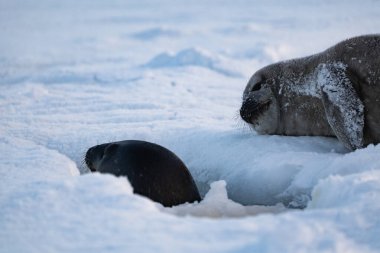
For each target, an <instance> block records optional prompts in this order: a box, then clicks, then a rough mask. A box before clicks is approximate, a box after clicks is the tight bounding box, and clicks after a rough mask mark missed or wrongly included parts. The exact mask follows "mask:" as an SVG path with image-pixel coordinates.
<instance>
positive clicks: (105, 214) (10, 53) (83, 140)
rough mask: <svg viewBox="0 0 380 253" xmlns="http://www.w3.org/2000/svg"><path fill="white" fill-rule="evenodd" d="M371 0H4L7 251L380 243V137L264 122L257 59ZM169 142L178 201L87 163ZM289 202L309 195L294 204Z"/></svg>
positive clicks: (368, 13)
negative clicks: (367, 140) (187, 190)
mask: <svg viewBox="0 0 380 253" xmlns="http://www.w3.org/2000/svg"><path fill="white" fill-rule="evenodd" d="M379 11H380V4H379V2H378V1H372V0H364V1H360V3H359V2H357V1H334V2H331V1H327V0H326V1H325V0H322V1H308V2H305V1H300V0H291V1H286V2H280V1H274V0H273V1H272V0H271V1H255V3H252V2H249V1H245V0H237V1H233V2H231V1H207V2H205V1H191V3H184V2H180V1H169V0H164V1H160V3H159V4H158V3H155V2H151V1H119V0H113V1H107V2H105V1H98V0H95V1H94V0H91V1H90V0H84V1H73V0H67V1H60V2H59V3H58V2H56V1H51V0H41V1H33V0H28V1H24V0H23V1H21V0H12V1H11V0H0V31H1V34H2V39H1V40H0V88H1V92H0V115H1V117H0V126H1V127H0V154H1V157H0V175H1V179H2V180H1V184H0V252H62V251H66V252H87V251H95V252H126V251H128V252H181V251H185V252H376V251H377V252H378V251H380V243H379V241H378V235H379V234H380V218H379V215H378V213H379V212H380V204H379V203H380V201H379V200H380V187H379V186H380V161H379V159H378V154H379V152H380V146H379V145H370V146H368V147H367V148H365V149H361V150H357V151H355V152H349V151H348V150H347V149H345V148H344V146H343V145H342V144H340V143H339V142H338V141H337V140H336V139H333V138H324V137H286V136H260V135H256V134H255V133H254V132H253V131H252V130H250V129H249V127H248V126H247V125H245V124H244V123H243V121H242V120H240V119H239V114H238V111H239V107H240V103H241V96H242V93H243V90H244V87H245V85H246V83H247V81H248V80H249V78H250V76H251V75H252V74H253V73H254V72H255V71H256V70H258V69H259V68H261V67H263V66H265V65H267V64H270V63H273V62H275V61H278V60H285V59H290V58H295V57H301V56H305V55H309V54H313V53H317V52H319V51H322V50H324V49H326V48H328V47H330V46H332V45H333V44H335V43H337V42H339V41H341V40H343V39H346V38H348V37H352V36H355V35H360V34H365V33H375V32H378V27H380V18H379V15H378V13H379ZM126 139H140V140H146V141H150V142H155V143H158V144H160V145H162V146H165V147H167V148H169V149H170V150H172V151H173V152H175V153H176V154H177V155H178V156H179V157H180V158H181V159H182V160H183V161H184V162H185V164H186V165H187V166H188V168H189V170H190V172H191V173H192V175H193V177H194V179H195V181H196V184H197V185H198V187H199V190H200V192H201V195H202V196H203V198H204V199H203V200H202V201H201V202H200V203H193V204H183V205H180V206H177V207H173V208H164V207H162V206H161V205H159V204H157V203H154V202H152V201H150V200H149V199H146V198H144V197H141V196H137V195H134V194H132V188H131V186H130V185H129V183H128V181H127V180H126V179H125V178H116V177H113V176H111V175H103V174H97V173H93V174H89V173H87V172H88V170H87V168H86V167H85V166H84V164H83V156H84V154H85V152H86V151H87V149H88V148H89V147H91V146H93V145H96V144H100V143H105V142H110V141H118V140H126ZM289 207H296V208H297V207H301V208H304V209H294V208H289Z"/></svg>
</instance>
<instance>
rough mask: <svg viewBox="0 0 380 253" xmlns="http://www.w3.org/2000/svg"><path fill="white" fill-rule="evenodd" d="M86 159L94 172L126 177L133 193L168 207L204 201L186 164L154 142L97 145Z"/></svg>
mask: <svg viewBox="0 0 380 253" xmlns="http://www.w3.org/2000/svg"><path fill="white" fill-rule="evenodd" d="M85 162H86V164H87V166H88V168H89V169H90V170H91V171H92V172H95V171H98V172H100V173H110V174H113V175H115V176H126V177H127V178H128V180H129V182H130V183H131V185H132V187H133V190H134V193H137V194H140V195H143V196H146V197H148V198H150V199H151V200H153V201H156V202H159V203H161V204H162V205H163V206H166V207H170V206H175V205H179V204H183V203H186V202H189V203H191V202H195V201H200V200H201V197H200V195H199V192H198V189H197V187H196V185H195V183H194V180H193V178H192V176H191V174H190V172H189V170H188V169H187V167H186V166H185V164H184V163H183V162H182V161H181V160H180V159H179V158H178V157H177V156H176V155H175V154H174V153H173V152H171V151H170V150H168V149H166V148H164V147H162V146H159V145H157V144H154V143H150V142H145V141H137V140H126V141H119V142H111V143H105V144H101V145H97V146H94V147H91V148H90V149H89V150H88V151H87V153H86V156H85Z"/></svg>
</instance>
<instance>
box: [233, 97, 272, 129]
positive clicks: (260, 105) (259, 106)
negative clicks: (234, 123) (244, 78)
mask: <svg viewBox="0 0 380 253" xmlns="http://www.w3.org/2000/svg"><path fill="white" fill-rule="evenodd" d="M270 103H271V100H265V101H257V100H256V99H254V98H252V97H248V98H247V99H245V100H244V101H243V104H242V106H241V108H240V116H241V118H242V119H243V120H244V121H245V122H247V123H250V124H252V123H254V121H255V120H256V119H257V118H258V117H259V116H260V115H261V114H263V113H264V112H265V111H266V110H267V109H268V108H269V105H270Z"/></svg>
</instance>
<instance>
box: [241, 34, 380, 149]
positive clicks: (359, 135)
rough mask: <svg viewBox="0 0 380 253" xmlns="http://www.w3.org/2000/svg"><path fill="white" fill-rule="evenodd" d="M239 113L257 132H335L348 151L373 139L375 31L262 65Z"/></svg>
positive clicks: (378, 56) (378, 51) (377, 123)
mask: <svg viewBox="0 0 380 253" xmlns="http://www.w3.org/2000/svg"><path fill="white" fill-rule="evenodd" d="M240 115H241V117H242V118H243V120H244V121H246V122H248V123H249V124H251V125H252V127H253V128H254V129H255V130H256V131H257V132H258V133H260V134H278V135H294V136H300V135H316V136H336V137H337V138H338V139H339V140H340V141H341V142H342V143H343V145H345V146H346V147H347V148H349V149H351V150H353V149H357V148H361V147H364V146H366V145H368V144H370V143H375V144H376V143H379V142H380V35H366V36H360V37H355V38H352V39H348V40H346V41H343V42H341V43H339V44H337V45H335V46H333V47H331V48H329V49H327V50H326V51H324V52H322V53H319V54H315V55H312V56H309V57H305V58H300V59H294V60H289V61H284V62H279V63H276V64H272V65H269V66H267V67H264V68H262V69H261V70H259V71H257V72H256V73H255V74H254V75H253V76H252V77H251V79H250V80H249V82H248V84H247V86H246V88H245V90H244V94H243V103H242V106H241V109H240Z"/></svg>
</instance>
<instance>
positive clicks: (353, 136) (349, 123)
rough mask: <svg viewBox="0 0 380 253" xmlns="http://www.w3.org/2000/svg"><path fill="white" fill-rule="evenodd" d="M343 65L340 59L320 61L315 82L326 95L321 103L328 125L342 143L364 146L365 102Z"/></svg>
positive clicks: (352, 146) (352, 147) (358, 146)
mask: <svg viewBox="0 0 380 253" xmlns="http://www.w3.org/2000/svg"><path fill="white" fill-rule="evenodd" d="M346 68H347V66H346V65H344V64H343V63H340V62H338V63H331V64H322V65H321V66H319V73H318V83H319V85H320V87H321V90H322V92H323V93H324V94H326V95H327V100H328V103H326V102H325V103H324V106H325V110H326V114H327V120H328V121H329V124H330V125H331V126H332V129H333V130H334V132H335V134H336V135H337V137H338V138H339V139H340V140H341V141H342V142H343V143H344V144H345V146H347V147H349V148H351V149H355V148H360V147H362V146H363V127H364V105H363V104H362V102H361V101H360V99H359V97H358V96H357V94H356V91H355V89H354V87H353V85H352V83H351V81H350V80H349V79H348V77H347V74H346ZM330 103H331V104H330ZM337 109H338V111H339V114H337V112H336V110H337ZM341 121H343V122H341Z"/></svg>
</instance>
